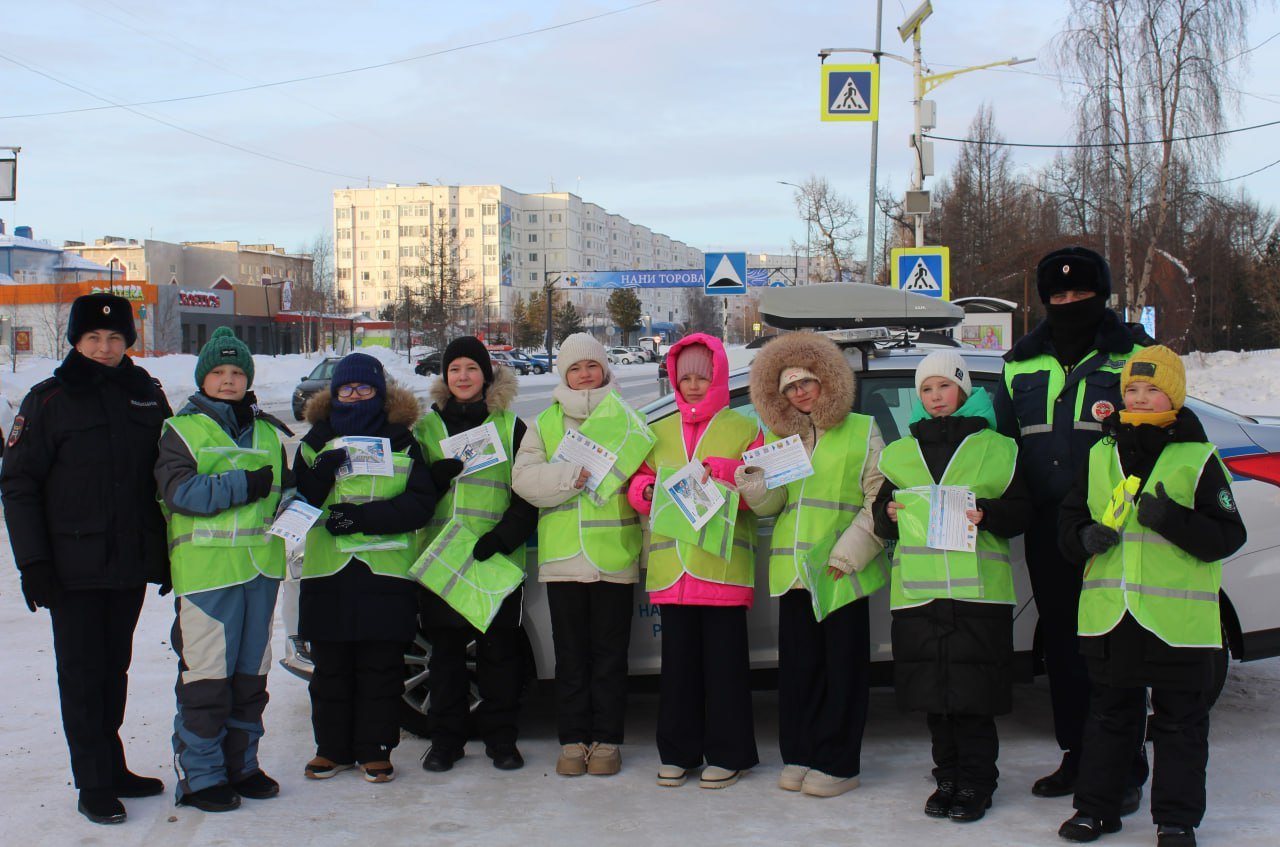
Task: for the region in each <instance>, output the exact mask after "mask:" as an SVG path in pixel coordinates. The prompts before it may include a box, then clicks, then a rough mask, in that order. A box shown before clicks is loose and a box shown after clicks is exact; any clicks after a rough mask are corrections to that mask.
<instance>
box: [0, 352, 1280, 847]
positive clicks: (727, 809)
mask: <svg viewBox="0 0 1280 847" xmlns="http://www.w3.org/2000/svg"><path fill="white" fill-rule="evenodd" d="M365 352H369V353H371V354H372V355H375V356H378V358H380V359H382V360H383V361H384V362H385V363H386V365H387V368H388V370H389V371H390V372H391V373H392V375H393V376H396V377H397V378H400V379H402V380H404V381H406V382H409V383H410V384H414V383H412V382H411V380H412V379H414V378H415V377H413V372H412V364H411V363H410V362H407V361H405V358H404V357H402V356H397V355H395V354H393V353H391V352H390V351H387V350H385V349H382V348H376V347H375V348H370V349H368V350H366V351H365ZM319 361H320V357H318V356H313V357H311V358H306V357H304V356H277V357H270V356H257V357H255V369H256V371H257V388H258V391H259V397H260V399H261V400H262V401H263V402H264V404H266V405H284V404H286V403H287V402H288V399H289V395H290V392H291V391H292V389H293V386H294V384H296V382H297V381H298V379H300V378H301V377H302V376H304V375H306V374H308V373H310V371H311V370H312V368H314V366H315V365H316V364H317V363H318V362H319ZM1186 362H1187V367H1188V381H1189V383H1190V389H1189V390H1190V393H1192V394H1194V395H1196V396H1198V397H1201V398H1203V399H1206V400H1209V401H1210V402H1214V403H1218V404H1220V405H1223V406H1226V407H1228V408H1231V409H1234V410H1237V411H1240V412H1244V413H1255V414H1280V376H1278V375H1280V369H1277V365H1280V351H1268V352H1262V353H1231V352H1223V353H1212V354H1206V355H1200V354H1192V355H1191V356H1188V357H1186ZM56 364H57V363H56V362H53V361H51V360H29V361H25V362H23V363H22V366H21V367H20V368H19V370H18V372H17V374H6V373H3V372H0V391H2V395H0V396H2V397H3V398H4V399H7V400H8V403H3V402H0V423H3V425H4V426H5V429H6V431H7V429H8V424H9V421H10V420H11V416H12V413H13V410H15V409H16V406H17V404H18V402H20V400H21V398H22V396H23V395H24V394H25V392H26V391H27V389H28V388H29V387H30V386H31V385H33V384H35V383H36V382H39V381H40V380H42V379H44V378H45V377H47V376H48V375H49V374H50V373H51V372H52V370H53V368H54V367H55V366H56ZM142 364H143V365H144V366H145V367H146V368H147V369H148V370H149V371H151V372H152V373H153V374H154V375H156V376H157V377H158V378H159V379H160V380H161V381H162V382H163V383H164V385H165V389H166V393H167V394H168V395H169V398H170V401H171V402H172V403H174V404H175V405H176V404H177V403H180V402H181V401H182V400H183V399H185V397H186V395H187V394H189V393H190V392H191V391H192V390H193V388H194V386H193V375H192V372H193V370H194V367H195V357H194V356H165V357H161V358H147V359H144V360H143V361H142ZM642 368H643V369H645V370H644V371H642V370H641V369H642ZM653 368H656V366H654V365H648V366H629V367H626V366H624V367H621V368H619V371H620V372H621V373H623V374H633V373H634V374H637V375H639V374H641V373H643V374H644V375H645V376H646V377H648V376H649V369H653ZM419 382H421V381H419ZM555 383H556V377H555V376H554V375H552V374H547V375H543V376H529V377H522V378H521V384H522V386H528V388H529V389H531V390H537V391H546V390H548V389H549V388H550V387H551V386H553V385H554V384H555ZM419 387H424V386H421V385H419ZM531 393H532V392H531ZM6 411H8V416H9V417H8V418H5V417H4V413H5V412H6ZM172 621H173V604H172V603H171V602H170V600H169V598H165V599H160V598H158V597H156V596H155V594H154V589H151V590H150V593H149V595H148V598H147V602H146V605H145V607H144V609H143V612H142V618H141V620H140V622H139V625H138V631H137V635H136V637H135V639H134V644H135V649H134V662H133V671H132V673H131V681H130V698H129V710H128V717H127V719H126V723H125V727H124V731H123V736H124V739H125V745H126V750H127V752H128V755H129V761H130V763H131V765H132V766H133V767H134V769H135V770H137V771H138V772H141V773H147V774H157V775H161V776H162V777H163V778H164V779H165V781H166V783H167V784H168V785H169V787H170V788H172V785H173V768H172V763H171V747H170V734H171V732H172V722H173V705H174V704H173V682H174V677H175V674H176V659H175V658H174V656H173V654H172V652H171V650H170V649H169V629H170V626H171V625H172ZM0 637H2V638H3V642H4V644H5V645H6V649H5V651H4V652H3V654H0V679H4V680H5V685H4V686H3V690H2V691H0V796H3V797H4V802H3V805H0V808H3V810H4V817H5V821H4V826H3V828H4V831H5V832H7V833H9V834H8V835H5V836H3V840H4V843H9V844H30V845H46V844H47V845H64V844H73V843H79V844H110V845H148V846H149V847H180V846H181V845H189V844H200V845H214V844H232V845H246V844H253V845H258V844H262V845H267V844H278V843H305V844H308V845H317V846H318V847H319V845H330V844H333V845H338V844H352V843H369V844H385V845H400V844H406V845H409V844H412V845H420V844H430V845H440V846H441V847H445V845H464V844H465V845H472V844H484V845H493V847H501V845H519V847H529V845H541V844H546V843H558V844H564V845H576V844H592V845H614V844H626V845H631V844H669V843H674V842H676V841H680V842H685V843H695V844H702V843H705V844H744V843H771V844H778V845H786V844H811V845H812V844H843V843H853V844H860V845H873V847H878V845H900V844H910V845H914V844H921V843H925V842H929V843H931V844H933V845H937V847H948V846H949V845H957V847H962V845H984V847H985V845H995V847H1001V845H1019V846H1021V845H1028V844H1045V845H1051V844H1058V843H1061V842H1060V840H1059V839H1058V837H1057V835H1056V834H1055V833H1056V831H1057V827H1058V825H1059V824H1060V823H1061V822H1062V821H1063V820H1065V819H1066V818H1068V817H1070V815H1071V806H1070V799H1069V798H1062V799H1056V800H1045V799H1040V798H1036V797H1033V796H1032V795H1031V794H1030V791H1029V787H1030V785H1031V782H1032V781H1033V780H1034V779H1035V778H1036V777H1039V776H1042V775H1044V774H1045V773H1048V772H1049V771H1050V770H1051V769H1052V768H1053V767H1054V766H1056V764H1057V760H1058V752H1057V750H1056V745H1055V744H1054V743H1053V731H1052V722H1051V718H1050V712H1049V704H1048V689H1047V687H1046V684H1045V681H1044V679H1043V678H1040V679H1038V680H1037V681H1036V682H1035V683H1033V684H1021V685H1018V686H1016V688H1015V695H1014V702H1015V705H1014V712H1013V714H1011V715H1009V716H1006V717H1004V718H1001V719H1000V732H1001V754H1000V770H1001V788H1000V790H999V791H998V792H997V794H996V797H995V806H994V808H993V809H992V810H991V811H990V812H989V813H988V815H987V817H986V819H984V820H983V821H981V822H979V823H976V824H969V825H958V824H952V823H950V822H948V821H936V820H931V819H929V818H926V817H925V816H924V814H923V812H922V808H923V804H924V799H925V797H927V796H928V794H929V792H930V791H931V790H932V785H931V780H930V777H929V769H930V766H931V763H930V760H929V739H928V732H927V730H926V729H925V727H924V721H923V718H922V717H921V716H920V715H914V714H911V715H905V714H902V713H900V712H898V710H897V709H896V707H895V705H894V700H893V694H892V691H890V690H889V689H884V688H878V689H875V690H873V691H872V694H871V711H870V719H869V721H868V726H867V734H866V742H865V744H864V747H863V758H862V762H863V768H862V779H863V784H862V786H861V787H860V788H858V789H857V790H855V791H853V792H851V793H850V794H847V795H845V796H843V797H838V798H833V799H829V800H820V799H815V798H811V797H805V796H801V795H798V794H792V793H788V792H783V791H780V790H779V789H778V788H776V786H775V780H776V779H777V773H778V770H779V768H780V767H781V762H780V760H779V757H778V752H777V697H776V694H775V693H774V692H757V694H756V698H755V703H756V728H757V741H758V743H759V746H760V757H761V765H760V766H759V767H758V768H756V769H755V770H754V771H753V772H752V773H750V774H748V775H747V776H746V777H745V778H744V779H743V781H742V782H741V783H740V784H739V785H736V786H734V787H732V788H729V789H726V790H723V791H716V792H713V791H703V790H700V789H699V788H698V787H697V785H696V781H695V782H691V783H689V784H688V785H686V786H684V787H682V788H678V789H670V788H659V787H657V786H656V785H654V782H653V776H654V773H655V771H656V769H657V766H658V764H659V762H658V757H657V752H656V749H655V747H654V730H655V718H656V714H657V698H656V695H654V694H652V693H639V694H635V695H633V697H632V699H631V708H630V713H629V724H628V741H629V743H628V744H627V745H626V746H625V747H624V765H623V772H622V773H621V774H620V775H618V776H616V777H612V778H607V779H602V778H595V777H588V776H583V777H578V778H575V779H564V778H562V777H558V776H556V775H555V772H554V763H555V756H556V754H557V752H558V744H557V742H556V737H555V736H556V733H555V720H554V714H553V708H552V705H551V702H550V698H549V697H548V692H547V690H546V688H545V684H544V686H543V687H540V688H539V690H538V692H537V694H536V695H535V697H534V699H533V701H532V702H531V703H530V704H529V707H528V708H527V710H526V714H525V716H524V718H523V720H522V727H521V733H522V737H521V742H520V746H521V749H522V750H523V752H524V754H525V758H526V761H527V762H528V764H527V765H526V767H525V768H524V769H523V770H521V771H516V772H510V773H504V772H500V771H497V770H495V769H493V768H492V767H491V766H490V765H489V762H488V760H487V759H485V758H484V754H483V746H482V745H481V744H480V743H478V742H474V741H473V742H472V743H471V744H470V745H468V750H467V753H468V755H467V758H465V759H464V760H463V761H462V762H460V763H459V764H458V766H457V767H456V768H455V769H454V771H452V772H451V773H449V774H429V773H426V772H424V771H423V770H421V768H420V767H419V766H418V762H419V759H420V757H421V756H422V754H423V753H424V752H425V750H426V747H427V744H426V742H425V741H424V740H422V739H419V738H416V737H412V736H406V737H405V738H404V739H403V740H402V743H401V745H400V747H399V748H398V749H397V750H396V751H395V754H394V755H393V761H394V762H395V763H396V765H397V768H398V778H397V779H396V781H395V782H393V783H391V784H389V785H376V786H375V785H369V784H367V783H365V782H364V781H363V780H361V779H360V778H359V777H358V776H357V775H356V774H354V773H345V774H342V775H340V776H338V777H337V778H335V779H333V780H329V781H326V782H309V781H307V780H305V779H303V777H302V766H303V764H304V763H305V762H306V761H307V759H309V758H310V756H311V755H312V753H313V752H314V748H313V742H312V739H311V730H310V722H309V720H310V717H309V716H310V711H309V704H308V699H307V691H306V685H305V683H304V682H302V681H301V680H298V679H296V678H294V677H292V676H291V675H289V674H288V673H286V672H284V671H283V670H281V669H280V668H279V667H276V668H274V669H273V670H272V672H271V676H270V682H269V690H270V692H271V702H270V705H269V706H268V708H267V713H266V723H267V735H266V738H265V739H264V741H263V744H262V749H261V753H262V764H263V767H264V768H265V769H266V770H267V772H268V773H270V774H272V775H273V776H275V777H276V778H277V779H279V780H280V781H281V784H282V792H281V796H280V797H279V798H277V799H274V800H270V801H262V802H250V801H246V802H245V805H244V806H243V807H242V808H241V809H240V810H238V811H235V812H230V813H226V814H221V815H209V814H204V813H202V812H199V811H194V810H190V809H186V808H176V807H174V806H173V805H172V798H171V797H170V796H164V797H156V798H148V799H143V800H129V801H126V802H127V806H128V809H129V816H130V817H129V821H128V822H127V823H126V824H124V825H122V826H119V827H111V828H108V827H98V826H95V825H93V824H90V823H88V822H87V821H86V820H85V819H84V818H82V817H81V816H80V815H78V814H76V812H75V792H74V789H73V788H72V787H71V784H70V769H69V766H68V762H67V752H66V745H65V743H64V741H63V738H62V732H61V725H60V719H59V709H58V701H57V685H56V678H55V673H54V664H53V650H52V644H51V637H50V630H49V620H48V615H47V613H46V612H44V611H41V612H39V613H38V614H30V613H28V612H27V609H26V607H25V605H24V604H23V601H22V595H21V592H20V590H19V585H18V576H17V572H16V569H15V568H14V567H13V558H12V554H11V552H10V549H9V544H8V538H7V533H6V532H4V531H3V530H0ZM274 649H275V651H276V655H277V657H278V656H279V655H280V653H281V652H282V650H283V633H282V631H280V627H279V622H278V621H277V637H276V639H275V644H274ZM1278 701H1280V659H1269V660H1264V661H1261V662H1252V663H1244V664H1241V663H1235V664H1233V666H1232V668H1231V676H1230V677H1229V679H1228V683H1227V689H1226V691H1225V692H1224V694H1223V697H1222V699H1221V700H1220V701H1219V703H1218V705H1217V706H1216V707H1215V709H1214V712H1213V728H1212V741H1211V753H1210V764H1209V784H1208V790H1209V812H1208V815H1207V818H1206V821H1205V824H1204V826H1203V827H1201V829H1200V832H1199V836H1200V843H1202V844H1204V845H1224V846H1225V845H1232V847H1254V845H1257V847H1262V845H1267V847H1270V845H1273V844H1275V843H1276V835H1275V833H1276V832H1277V831H1280V807H1278V806H1277V799H1278V796H1277V795H1278V794H1280V792H1278V791H1277V789H1276V787H1275V786H1276V784H1277V783H1276V779H1275V765H1276V759H1275V751H1276V749H1277V748H1280V707H1277V705H1276V704H1277V702H1278ZM1148 808H1149V807H1148V801H1147V800H1144V803H1143V808H1142V810H1141V811H1140V812H1138V813H1137V814H1136V815H1134V816H1131V817H1129V818H1126V819H1125V828H1124V831H1123V832H1121V833H1117V834H1115V835H1109V836H1106V838H1105V840H1104V843H1105V844H1107V845H1112V846H1113V847H1126V845H1151V844H1154V841H1155V832H1154V827H1153V826H1152V824H1151V821H1150V815H1149V810H1148Z"/></svg>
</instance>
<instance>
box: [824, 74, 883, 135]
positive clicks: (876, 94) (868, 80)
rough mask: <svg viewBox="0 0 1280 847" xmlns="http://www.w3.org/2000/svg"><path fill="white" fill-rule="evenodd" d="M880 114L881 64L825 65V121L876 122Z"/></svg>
mask: <svg viewBox="0 0 1280 847" xmlns="http://www.w3.org/2000/svg"><path fill="white" fill-rule="evenodd" d="M879 116H880V66H879V65H823V66H822V119H823V120H824V121H874V120H876V119H877V118H879Z"/></svg>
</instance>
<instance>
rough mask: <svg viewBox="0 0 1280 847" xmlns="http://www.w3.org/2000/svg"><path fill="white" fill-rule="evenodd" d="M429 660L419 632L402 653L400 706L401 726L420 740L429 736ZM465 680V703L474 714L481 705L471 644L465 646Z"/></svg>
mask: <svg viewBox="0 0 1280 847" xmlns="http://www.w3.org/2000/svg"><path fill="white" fill-rule="evenodd" d="M430 660H431V642H430V641H428V640H427V637H426V636H425V635H423V634H422V632H421V631H419V632H418V634H417V636H416V637H415V638H414V639H413V643H412V644H410V645H409V646H408V647H407V648H406V649H405V651H404V698H403V699H402V701H401V705H400V726H401V727H403V728H404V729H405V730H406V731H407V732H411V733H413V734H414V735H417V736H420V737H422V738H430V737H431V719H430V718H429V717H428V716H427V710H428V709H429V708H430V706H431V671H430V670H429V669H428V668H427V664H428V662H430ZM467 679H468V680H469V683H470V686H469V688H470V690H469V692H468V694H467V704H468V708H469V709H470V711H471V712H472V714H474V713H475V709H476V706H478V705H479V704H480V687H479V683H478V681H477V677H476V646H475V644H474V643H472V644H469V645H467ZM468 734H470V733H468Z"/></svg>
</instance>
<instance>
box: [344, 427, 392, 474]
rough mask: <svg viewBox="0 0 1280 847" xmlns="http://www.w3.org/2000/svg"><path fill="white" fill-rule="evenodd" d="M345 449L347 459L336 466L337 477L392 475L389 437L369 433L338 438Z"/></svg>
mask: <svg viewBox="0 0 1280 847" xmlns="http://www.w3.org/2000/svg"><path fill="white" fill-rule="evenodd" d="M339 440H340V442H341V446H342V447H345V448H346V449H347V460H346V461H345V462H343V463H342V466H341V467H339V468H338V476H339V477H348V476H394V475H395V465H394V464H393V463H392V459H391V439H389V438H375V437H373V436H370V435H348V436H346V437H344V438H342V439H339Z"/></svg>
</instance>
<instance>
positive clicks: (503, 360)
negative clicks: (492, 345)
mask: <svg viewBox="0 0 1280 847" xmlns="http://www.w3.org/2000/svg"><path fill="white" fill-rule="evenodd" d="M489 359H490V360H491V361H492V362H493V363H494V364H495V365H502V366H503V367H505V368H511V370H513V371H515V372H516V373H518V374H520V376H524V375H525V374H527V373H529V372H530V371H531V370H532V369H533V366H532V365H531V364H530V363H529V362H527V361H525V360H524V359H517V358H516V357H515V356H512V355H511V354H510V353H508V352H507V351H506V350H490V351H489Z"/></svg>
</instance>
